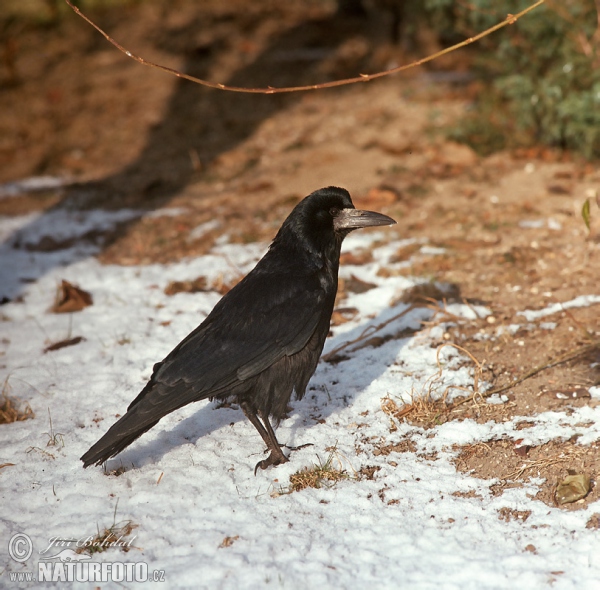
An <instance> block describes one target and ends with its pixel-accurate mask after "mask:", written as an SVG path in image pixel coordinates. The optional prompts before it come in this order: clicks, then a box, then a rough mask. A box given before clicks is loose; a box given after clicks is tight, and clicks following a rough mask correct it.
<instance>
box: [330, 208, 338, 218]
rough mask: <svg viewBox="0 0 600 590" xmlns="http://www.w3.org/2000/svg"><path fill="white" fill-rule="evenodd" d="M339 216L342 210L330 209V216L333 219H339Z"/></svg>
mask: <svg viewBox="0 0 600 590" xmlns="http://www.w3.org/2000/svg"><path fill="white" fill-rule="evenodd" d="M339 214H340V210H339V209H338V208H337V207H332V208H331V209H329V215H331V217H337V216H338V215H339Z"/></svg>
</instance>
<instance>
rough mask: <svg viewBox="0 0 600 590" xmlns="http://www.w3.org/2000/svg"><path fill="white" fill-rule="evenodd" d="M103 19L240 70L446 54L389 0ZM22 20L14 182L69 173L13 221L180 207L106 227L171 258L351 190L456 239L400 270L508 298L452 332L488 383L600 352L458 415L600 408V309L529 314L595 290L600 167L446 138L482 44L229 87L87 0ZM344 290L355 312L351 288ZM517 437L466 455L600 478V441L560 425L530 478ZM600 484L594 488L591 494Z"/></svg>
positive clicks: (146, 252) (11, 105)
mask: <svg viewBox="0 0 600 590" xmlns="http://www.w3.org/2000/svg"><path fill="white" fill-rule="evenodd" d="M90 16H91V17H92V18H93V19H94V20H95V21H96V22H97V23H98V24H99V25H100V26H102V27H103V28H105V29H106V30H107V31H108V32H109V33H110V34H111V35H112V36H113V37H114V38H116V39H117V40H119V41H120V42H121V43H123V44H125V45H127V47H128V48H129V49H130V50H131V51H133V52H135V53H137V54H139V55H142V56H143V57H145V58H147V59H150V60H153V61H156V62H160V63H162V64H164V65H167V66H169V67H173V68H176V69H179V70H181V71H185V72H188V73H191V74H193V75H196V76H200V77H203V78H207V79H210V80H214V81H220V82H224V83H228V84H232V85H238V86H250V87H256V86H267V85H275V86H282V85H291V84H293V85H298V84H304V83H315V82H321V81H326V80H330V79H335V78H340V77H345V76H352V75H356V74H357V73H359V72H372V71H376V70H380V69H385V68H388V67H390V66H391V65H393V64H397V63H403V62H406V61H409V60H410V59H411V58H412V57H417V56H421V55H422V54H423V52H425V51H426V50H429V49H432V48H434V47H432V46H431V43H429V45H428V44H427V43H426V44H425V47H420V48H419V49H418V51H420V52H421V54H419V55H417V54H414V55H413V54H408V53H407V52H405V51H403V50H402V49H401V48H399V47H398V46H395V45H393V44H392V43H391V42H390V41H389V38H388V35H387V34H386V31H387V26H388V24H389V23H388V21H387V20H386V19H387V16H386V15H385V14H384V13H381V14H378V13H377V14H375V13H374V14H370V15H369V18H368V19H367V20H365V21H356V20H352V19H344V18H341V17H338V16H336V14H335V5H334V4H333V3H327V2H283V3H282V2H272V1H269V0H261V1H259V2H254V3H251V4H249V3H247V2H241V0H234V1H232V2H227V3H222V2H216V1H208V2H202V3H197V2H193V1H192V0H178V1H177V2H175V3H173V2H166V1H157V2H152V3H127V4H125V5H124V6H121V7H112V8H108V9H106V10H97V11H95V12H92V13H91V14H90ZM7 26H8V25H7ZM7 30H8V32H9V33H10V35H12V37H11V38H12V39H13V41H14V43H13V45H12V46H11V47H13V49H12V50H11V51H12V55H14V58H15V61H14V71H13V69H12V68H8V67H6V68H5V69H4V70H1V69H0V82H2V83H3V86H2V88H1V90H0V182H9V181H14V180H18V179H22V178H27V177H30V176H36V175H52V176H59V177H63V178H66V179H68V181H69V184H68V186H66V187H65V188H64V189H61V190H50V191H44V192H31V193H25V194H23V195H21V196H19V197H15V198H5V199H0V215H9V216H10V215H20V214H24V213H28V212H31V211H50V210H53V209H55V208H76V209H77V208H82V209H85V208H95V207H103V208H113V209H114V208H121V207H128V208H139V209H140V210H155V209H165V208H169V209H170V210H171V213H172V214H171V215H163V216H159V217H153V216H150V217H144V218H142V219H141V220H138V221H133V222H130V223H125V224H121V225H119V226H118V228H117V230H115V231H113V232H111V233H108V234H105V235H103V236H101V237H102V240H103V242H104V247H103V250H102V252H101V254H100V255H99V258H100V260H101V261H103V262H106V263H116V264H126V265H130V264H146V263H151V262H170V261H175V260H178V259H181V258H182V257H187V256H197V255H200V254H203V253H205V252H207V251H208V250H209V249H210V248H211V247H212V246H213V244H214V243H215V240H216V239H217V238H218V237H219V236H221V235H222V234H224V233H227V234H228V235H229V237H230V240H232V241H237V242H252V241H257V240H262V241H268V240H269V239H270V238H271V237H272V236H273V234H274V232H275V230H276V228H277V227H278V225H279V224H280V222H281V220H282V219H283V218H284V216H285V215H286V214H287V212H288V211H289V209H290V207H291V206H292V205H293V204H295V203H296V202H297V201H298V200H299V199H300V198H301V197H303V196H305V195H306V194H308V193H309V192H311V191H313V190H315V189H317V188H319V187H321V186H326V185H330V184H335V185H339V186H345V187H347V188H348V189H349V190H350V191H351V193H352V194H353V198H354V201H355V204H356V205H357V206H359V207H364V208H370V209H376V210H381V211H383V212H385V213H387V214H389V215H391V216H393V217H394V218H395V219H397V221H398V225H397V226H396V228H395V236H401V237H406V238H409V237H410V238H419V239H423V240H426V241H427V242H428V243H429V244H430V245H432V246H439V247H442V248H444V253H443V254H440V255H437V256H431V255H428V256H426V255H420V254H418V252H417V251H416V249H415V248H414V247H408V248H404V249H402V250H400V251H399V252H398V253H397V259H398V260H409V261H410V266H409V267H408V268H407V269H406V270H405V271H403V272H406V273H409V274H411V275H418V276H425V277H428V278H430V279H432V280H435V281H441V282H445V283H450V284H453V285H454V286H455V287H454V293H455V298H456V299H458V300H466V301H468V302H470V303H472V304H477V303H482V304H485V305H486V306H487V307H488V308H489V309H490V310H491V311H492V316H491V317H488V318H483V319H479V320H473V321H469V322H465V321H463V322H461V323H458V324H457V325H456V327H453V328H451V329H449V330H448V333H447V335H446V336H445V339H444V340H443V341H441V342H440V344H442V343H444V342H454V343H456V344H458V345H460V346H461V347H463V348H464V349H466V350H468V351H469V352H470V353H471V355H473V357H474V358H475V359H477V360H478V362H479V363H480V364H481V372H480V376H479V378H480V381H487V382H490V383H491V384H492V386H493V387H497V386H500V385H503V384H507V383H510V381H511V380H512V379H514V378H515V377H518V376H521V375H524V374H526V373H527V372H528V371H530V370H531V369H533V368H534V367H538V366H544V365H546V364H548V365H549V364H552V362H553V360H556V359H558V358H560V357H561V355H564V354H565V353H566V352H568V351H576V350H578V348H582V347H584V346H588V348H587V349H586V350H585V353H582V354H580V355H578V356H574V357H573V358H572V359H571V360H569V361H568V362H562V363H560V364H556V365H554V366H552V367H549V368H545V369H543V370H540V371H539V372H538V373H537V374H536V375H535V376H532V377H531V378H527V379H525V380H524V381H522V382H520V383H518V384H517V385H515V386H513V387H510V388H509V389H508V390H507V391H506V392H505V393H506V394H507V395H508V398H509V401H508V403H506V404H501V405H489V404H485V403H483V404H482V403H472V402H469V403H466V404H463V405H462V406H458V407H455V408H450V409H446V410H444V411H446V412H447V415H446V419H452V420H461V419H465V418H473V419H476V420H479V421H488V420H496V421H501V420H508V419H510V418H512V417H514V416H525V417H527V416H530V417H533V418H534V417H535V416H536V415H538V414H540V413H541V412H544V411H548V410H561V411H567V412H568V411H569V408H571V407H577V406H581V405H584V404H588V405H589V404H593V403H597V402H595V401H593V400H592V399H590V396H589V393H587V391H588V389H589V387H590V386H592V385H595V384H598V383H599V382H600V348H599V347H598V342H599V339H600V321H599V314H598V309H599V308H598V306H597V305H596V306H591V307H581V308H574V309H570V310H564V311H560V312H558V313H555V314H553V315H550V316H548V317H547V318H545V319H544V321H547V322H553V323H555V324H556V326H555V327H554V328H553V329H542V328H540V326H539V323H536V324H531V325H529V324H530V322H527V321H526V320H525V318H524V317H523V316H521V315H519V312H521V311H523V310H526V309H528V310H534V309H540V308H544V307H547V306H548V305H550V304H552V303H555V302H565V301H569V300H572V299H574V298H575V297H577V296H580V295H586V294H598V285H600V280H599V279H600V265H599V264H598V256H599V243H598V242H599V240H598V237H599V235H600V234H599V232H598V227H597V221H598V219H597V217H598V216H596V218H595V219H594V221H595V223H596V227H592V231H591V232H588V230H587V229H586V227H585V225H584V223H583V221H582V219H581V215H580V210H581V206H582V204H583V202H584V200H585V199H586V198H587V197H589V196H593V195H594V194H596V193H595V191H597V190H598V186H599V184H600V171H599V170H598V167H597V164H596V163H589V162H586V161H583V160H581V159H579V158H578V157H576V156H574V155H572V154H569V153H561V152H555V151H552V150H549V149H546V148H542V147H540V148H539V149H531V150H527V151H521V152H512V153H506V152H505V153H499V154H496V155H493V156H490V157H487V158H482V157H480V156H478V155H477V154H476V153H475V152H474V151H473V150H471V149H470V148H468V147H466V146H461V145H457V144H454V143H452V142H449V141H447V140H446V139H444V136H443V133H441V130H443V127H444V126H445V125H447V124H449V123H450V122H452V121H455V120H456V119H457V118H458V117H459V116H460V114H461V113H463V112H464V111H465V109H466V108H468V107H469V105H470V103H471V100H472V97H473V95H474V93H476V92H477V89H478V84H477V83H475V82H469V81H468V76H464V75H463V76H459V77H458V78H457V79H458V80H460V81H461V82H460V83H458V84H452V83H444V82H443V80H444V79H446V78H449V76H448V75H449V74H456V73H459V74H465V73H467V74H468V67H469V62H470V54H469V53H465V52H462V53H456V54H452V55H451V56H449V57H447V58H445V59H444V61H443V62H435V63H434V64H433V65H432V66H431V67H430V68H429V69H427V70H425V69H422V68H421V69H412V70H410V71H409V72H407V73H406V74H403V75H398V76H395V77H393V78H388V79H384V80H380V81H377V82H372V83H369V84H359V85H354V86H351V87H346V88H342V89H338V90H324V91H319V92H312V93H297V94H290V95H276V96H264V95H249V94H233V93H224V92H218V91H215V90H210V89H206V88H202V87H200V86H197V85H195V84H192V83H190V82H187V81H183V80H179V79H177V78H175V77H170V76H168V75H166V74H164V73H161V72H159V71H157V70H154V69H151V68H145V67H143V66H141V65H139V64H138V63H136V62H134V61H133V60H131V59H129V58H127V57H126V56H125V55H123V54H122V53H120V52H118V51H117V50H116V49H115V48H113V47H112V46H111V45H109V44H108V43H107V42H106V41H105V40H104V39H103V38H102V37H101V36H100V35H99V34H98V33H97V32H95V31H94V30H92V29H91V28H90V27H89V26H88V25H87V24H86V23H85V22H83V21H82V20H81V19H79V18H78V17H76V16H75V15H74V14H72V13H70V12H65V13H64V14H62V16H61V17H60V18H59V20H58V21H57V22H56V23H54V24H53V25H51V26H39V25H36V26H34V25H33V24H29V25H27V26H22V27H21V28H18V29H16V28H14V27H13V28H12V29H11V28H10V27H9V28H8V29H7ZM465 80H467V81H466V82H465ZM206 222H212V223H211V225H210V226H207V227H208V229H207V231H206V232H205V233H203V234H202V235H198V236H197V237H196V238H190V235H193V234H190V232H191V231H192V230H193V229H194V228H196V227H198V226H199V225H200V224H203V223H206ZM523 222H532V223H528V224H527V223H526V225H525V227H524V226H523ZM390 235H392V234H390ZM89 239H94V240H97V239H98V236H89ZM61 247H64V245H61V244H56V243H54V244H48V243H40V244H38V245H37V248H38V249H40V250H47V249H58V248H61ZM34 249H35V246H34ZM346 256H353V259H352V261H353V262H354V263H355V264H360V261H361V260H363V261H367V260H369V259H370V253H368V252H363V253H360V252H358V253H353V254H351V255H346ZM383 272H386V269H383ZM387 272H389V271H387ZM177 288H178V287H177V286H176V287H174V289H177ZM180 288H188V286H185V285H184V286H183V287H180ZM189 288H194V286H193V285H191V287H189ZM355 288H360V285H359V286H358V287H357V286H356V285H354V286H352V285H350V286H349V289H350V290H351V289H355ZM343 293H344V289H342V290H341V294H342V295H343ZM338 303H339V307H343V306H344V304H343V297H341V298H340V300H339V302H338ZM342 315H343V314H342ZM336 317H338V321H343V317H342V316H336ZM336 317H334V320H335V319H336ZM515 324H519V325H520V327H519V328H518V330H517V331H516V333H511V331H510V330H509V327H510V326H511V325H515ZM594 342H595V343H596V346H595V347H594V346H592V347H589V345H590V343H594ZM573 392H577V393H576V394H575V395H573ZM405 419H407V420H409V421H410V420H413V421H415V423H420V424H423V423H425V422H426V420H424V421H423V420H422V421H421V422H419V420H418V419H417V418H414V417H411V416H410V414H409V415H407V417H406V418H405ZM513 447H514V441H490V442H489V444H488V443H486V444H484V445H480V446H477V447H476V448H465V449H462V450H460V452H459V454H458V459H457V461H456V465H457V468H458V469H459V470H461V471H463V472H465V473H470V474H472V475H473V476H476V477H481V478H489V477H492V476H493V477H496V476H497V475H498V472H502V473H503V474H505V475H507V476H508V475H511V474H512V480H511V478H510V477H507V478H506V480H507V481H509V480H511V481H513V482H514V481H517V482H518V481H519V480H520V481H525V480H526V478H528V477H530V476H533V475H535V477H543V478H546V480H547V482H548V484H547V486H546V487H545V488H544V489H543V490H542V491H541V492H540V499H542V500H543V501H546V502H548V503H552V502H553V500H552V496H553V490H554V488H555V485H556V482H557V481H558V480H559V479H560V478H561V477H562V476H564V475H565V474H566V473H567V471H568V470H573V469H575V470H583V471H585V472H586V473H588V474H589V475H590V476H591V477H592V480H593V481H594V480H595V479H596V478H597V477H598V474H599V473H600V459H599V458H598V449H597V445H592V446H588V447H587V448H583V447H581V446H578V445H576V442H575V441H552V442H550V443H548V444H547V445H543V446H541V447H539V448H536V449H532V450H531V451H530V452H529V455H528V457H527V458H526V460H527V461H530V462H532V465H533V464H534V463H535V462H536V461H537V463H535V465H534V466H533V467H531V468H529V467H528V468H526V469H525V470H523V471H522V472H519V470H520V469H521V465H522V463H523V457H521V456H518V455H516V454H515V453H514V450H513ZM577 447H578V448H577ZM410 450H411V449H410V445H407V448H406V451H410ZM381 452H382V453H383V452H385V450H384V449H382V450H381ZM388 452H389V451H388ZM556 457H559V458H561V459H560V460H557V461H552V460H551V459H552V458H556ZM544 460H545V463H544ZM597 496H598V488H597V486H593V489H592V492H591V493H590V494H589V495H588V497H587V498H586V499H585V500H583V501H582V502H583V504H584V505H586V504H587V503H589V502H592V501H594V500H596V499H597ZM581 505H582V504H574V505H573V506H576V507H578V506H581ZM499 517H501V518H521V519H525V518H526V517H527V516H526V515H524V514H516V515H514V514H504V515H499ZM590 526H592V525H590Z"/></svg>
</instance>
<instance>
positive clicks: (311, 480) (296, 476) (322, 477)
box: [272, 447, 351, 496]
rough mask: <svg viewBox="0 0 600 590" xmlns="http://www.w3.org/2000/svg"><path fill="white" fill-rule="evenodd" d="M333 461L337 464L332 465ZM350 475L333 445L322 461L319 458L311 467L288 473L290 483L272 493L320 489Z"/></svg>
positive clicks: (277, 494)
mask: <svg viewBox="0 0 600 590" xmlns="http://www.w3.org/2000/svg"><path fill="white" fill-rule="evenodd" d="M334 462H335V463H336V464H337V465H336V466H334ZM350 477H351V476H350V475H349V474H348V473H347V472H346V470H345V469H343V464H342V460H341V458H340V455H339V453H338V452H337V449H336V448H335V447H334V448H333V449H331V452H330V453H329V457H327V460H326V461H325V462H324V463H323V461H321V459H320V458H319V462H318V463H315V464H314V465H313V466H312V467H304V468H302V469H300V470H299V471H296V473H293V474H292V475H290V485H289V486H288V487H287V488H282V489H280V490H278V491H277V492H275V493H274V494H272V495H273V496H280V495H284V494H291V493H292V492H300V491H301V490H304V489H306V488H315V489H320V488H322V487H323V486H325V487H331V486H332V485H334V484H335V483H336V482H338V481H341V480H343V479H350Z"/></svg>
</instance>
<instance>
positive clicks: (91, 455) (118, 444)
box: [81, 408, 158, 467]
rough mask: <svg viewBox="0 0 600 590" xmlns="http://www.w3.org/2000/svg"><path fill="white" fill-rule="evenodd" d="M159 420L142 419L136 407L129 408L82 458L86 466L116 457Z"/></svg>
mask: <svg viewBox="0 0 600 590" xmlns="http://www.w3.org/2000/svg"><path fill="white" fill-rule="evenodd" d="M157 423H158V420H154V421H153V422H144V421H140V416H139V415H138V412H136V411H135V408H132V409H131V410H129V411H128V412H127V413H126V414H125V415H124V416H123V417H122V418H121V419H120V420H118V421H117V422H115V423H114V424H113V425H112V426H111V427H110V429H109V430H108V432H107V433H106V434H105V435H104V436H103V437H102V438H101V439H100V440H99V441H98V442H97V443H96V444H95V445H94V446H92V447H91V448H90V450H89V451H88V452H87V453H85V454H84V455H83V456H82V457H81V460H82V461H83V466H84V467H89V466H90V465H93V464H96V465H100V464H101V463H104V461H106V460H108V459H110V458H111V457H114V456H115V455H116V454H118V453H120V452H121V451H122V450H123V449H125V448H126V447H128V446H129V445H130V444H131V443H132V442H133V441H134V440H135V439H136V438H138V437H140V436H141V435H142V434H144V432H146V431H148V430H150V429H151V428H152V427H153V426H154V425H156V424H157Z"/></svg>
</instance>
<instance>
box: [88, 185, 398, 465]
mask: <svg viewBox="0 0 600 590" xmlns="http://www.w3.org/2000/svg"><path fill="white" fill-rule="evenodd" d="M350 209H354V205H353V204H352V200H351V199H350V195H349V194H348V192H347V191H345V190H344V189H340V188H335V187H329V188H326V189H321V190H319V191H316V192H314V193H312V194H311V195H309V196H308V197H306V198H305V199H303V200H302V201H301V202H300V203H299V204H298V205H297V206H296V207H295V208H294V210H293V211H292V212H291V214H290V215H289V216H288V218H287V219H286V220H285V221H284V223H283V225H282V226H281V228H280V230H279V232H278V233H277V235H276V236H275V239H274V240H273V243H272V244H271V246H270V248H269V251H268V252H267V253H266V254H265V256H264V257H263V258H262V259H261V260H260V261H259V262H258V264H257V265H256V267H255V268H254V269H253V270H252V271H251V272H250V273H249V274H248V275H247V276H246V277H245V278H244V279H243V280H242V281H241V282H240V283H238V284H237V285H236V286H235V287H234V288H233V289H231V291H229V293H227V294H226V295H225V296H224V297H223V298H222V299H221V300H220V301H219V302H218V303H217V305H216V306H215V307H214V309H213V310H212V311H211V313H210V314H209V315H208V316H207V318H206V319H205V320H204V321H203V322H202V323H201V324H200V325H199V326H198V327H197V328H196V329H195V330H194V331H193V332H192V333H191V334H189V335H188V336H187V337H186V338H185V339H184V340H182V341H181V342H180V343H179V344H178V345H177V346H176V347H175V348H174V349H173V351H172V352H171V353H170V354H169V355H168V356H167V357H166V358H165V359H164V360H163V361H162V362H160V363H157V364H155V365H154V371H153V374H152V376H151V378H150V381H149V382H148V383H147V385H146V386H145V387H144V389H143V390H142V391H141V392H140V394H139V395H138V396H137V397H136V398H135V399H134V400H133V401H132V402H131V404H130V406H129V407H128V409H127V413H126V414H125V415H124V416H123V417H122V418H120V419H119V421H118V422H116V423H115V424H114V425H113V426H112V427H111V428H110V429H109V430H108V432H107V433H106V434H105V435H104V436H103V437H102V438H101V439H100V440H99V441H98V442H97V443H96V444H95V445H94V446H92V448H91V449H90V450H89V451H87V453H85V454H84V455H83V456H82V457H81V460H82V461H83V463H84V467H87V466H89V465H91V464H93V463H96V464H100V463H102V462H104V461H106V460H107V459H108V458H110V457H112V456H114V455H116V454H117V453H119V452H120V451H122V450H123V449H124V448H125V447H127V446H129V445H130V444H131V443H132V442H133V441H134V440H135V439H136V438H138V437H139V436H140V435H142V434H143V433H144V432H146V431H147V430H149V429H150V428H152V427H153V426H154V425H155V424H156V423H157V422H158V421H159V420H160V419H161V418H162V417H163V416H166V415H167V414H169V413H170V412H173V411H174V410H176V409H178V408H181V407H182V406H185V405H187V404H189V403H191V402H195V401H199V400H203V399H206V398H218V399H222V400H234V401H236V402H238V403H239V404H240V405H241V407H242V408H243V410H244V412H245V413H246V415H247V416H248V418H249V419H250V420H251V421H252V423H253V424H254V425H255V426H256V428H257V429H258V431H259V433H260V434H261V436H262V437H263V439H264V440H265V443H266V444H267V446H268V447H269V449H270V450H271V456H270V457H269V459H268V460H266V461H262V462H261V463H259V465H258V466H260V467H263V468H264V467H267V466H268V465H276V464H278V463H281V462H283V461H286V460H287V458H286V457H285V456H284V455H283V453H282V452H281V449H280V447H279V444H278V443H277V441H276V439H275V435H274V434H273V431H272V428H271V425H270V423H269V417H272V418H273V419H274V421H275V422H276V423H277V424H278V423H279V421H280V420H281V418H282V417H283V416H284V415H285V412H286V408H287V406H288V402H289V401H290V399H291V396H292V393H295V395H296V398H297V399H300V398H302V396H303V395H304V392H305V390H306V386H307V385H308V381H309V379H310V377H311V376H312V374H313V373H314V371H315V369H316V367H317V363H318V360H319V356H320V354H321V351H322V350H323V345H324V343H325V338H326V337H327V333H328V331H329V323H330V319H331V314H332V311H333V306H334V302H335V295H336V291H337V277H338V266H339V257H340V248H341V243H342V240H343V238H344V236H345V235H346V234H347V233H348V232H349V231H351V230H352V229H355V227H362V226H360V225H359V226H356V225H349V226H348V228H346V227H344V224H343V223H340V224H339V227H335V223H334V222H335V218H336V216H337V215H338V214H339V212H340V211H348V210H350ZM357 213H359V212H357ZM370 215H371V223H367V222H365V223H364V224H363V226H364V225H383V224H384V223H386V224H389V223H393V220H391V219H390V218H386V217H385V216H382V215H379V214H370ZM377 216H378V217H377ZM354 218H356V215H354ZM353 223H354V224H356V219H354V220H353ZM257 416H258V417H260V419H261V420H262V422H260V421H258V418H257ZM257 421H258V423H257ZM275 447H276V448H275ZM258 466H257V467H258Z"/></svg>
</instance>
